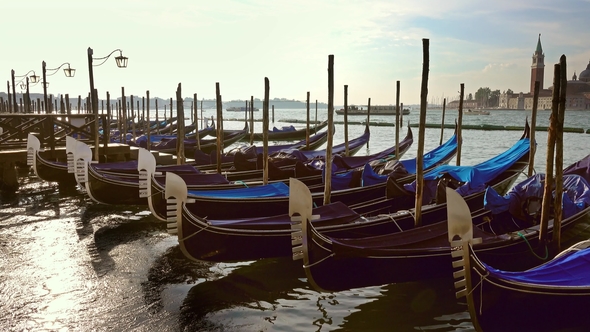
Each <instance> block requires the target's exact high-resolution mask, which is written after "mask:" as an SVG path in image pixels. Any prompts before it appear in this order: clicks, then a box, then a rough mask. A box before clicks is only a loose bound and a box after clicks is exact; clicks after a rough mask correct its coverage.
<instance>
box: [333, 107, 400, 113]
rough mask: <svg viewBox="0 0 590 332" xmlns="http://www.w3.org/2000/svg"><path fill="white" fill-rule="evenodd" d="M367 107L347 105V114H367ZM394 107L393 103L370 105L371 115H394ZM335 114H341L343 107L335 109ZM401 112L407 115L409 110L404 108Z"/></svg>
mask: <svg viewBox="0 0 590 332" xmlns="http://www.w3.org/2000/svg"><path fill="white" fill-rule="evenodd" d="M367 110H368V108H363V107H360V108H359V107H358V106H356V105H350V106H348V112H347V114H348V115H367ZM396 113H397V112H396V109H395V105H385V106H371V115H395V114H396ZM336 114H339V115H343V114H344V108H341V109H339V110H336ZM402 114H404V115H408V114H410V110H409V109H407V108H404V109H403V111H402Z"/></svg>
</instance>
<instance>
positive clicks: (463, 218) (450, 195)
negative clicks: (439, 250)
mask: <svg viewBox="0 0 590 332" xmlns="http://www.w3.org/2000/svg"><path fill="white" fill-rule="evenodd" d="M446 192H447V220H448V227H449V242H450V243H451V246H452V243H453V241H456V240H460V241H469V240H471V239H473V222H472V221H471V211H469V206H467V203H466V202H465V200H464V199H463V197H462V196H461V195H459V193H457V192H456V191H455V190H454V189H451V188H449V187H447V188H446Z"/></svg>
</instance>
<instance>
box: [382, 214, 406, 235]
mask: <svg viewBox="0 0 590 332" xmlns="http://www.w3.org/2000/svg"><path fill="white" fill-rule="evenodd" d="M386 216H387V217H388V218H389V219H391V221H393V223H394V224H395V225H396V226H397V229H399V231H400V232H403V231H404V230H403V229H402V228H401V227H400V225H399V224H398V223H397V221H395V219H394V218H393V216H392V215H390V214H388V215H386Z"/></svg>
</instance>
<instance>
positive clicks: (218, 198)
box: [189, 136, 457, 219]
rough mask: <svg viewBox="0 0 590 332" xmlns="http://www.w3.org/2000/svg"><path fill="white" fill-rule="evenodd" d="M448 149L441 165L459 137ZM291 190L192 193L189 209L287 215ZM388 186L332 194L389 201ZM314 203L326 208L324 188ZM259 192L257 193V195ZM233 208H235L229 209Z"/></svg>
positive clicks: (349, 200) (219, 214) (220, 214)
mask: <svg viewBox="0 0 590 332" xmlns="http://www.w3.org/2000/svg"><path fill="white" fill-rule="evenodd" d="M447 143H448V144H445V145H444V147H445V148H446V149H445V151H446V154H445V155H437V156H436V157H437V158H440V159H438V161H439V162H440V163H446V162H448V161H450V160H451V159H452V158H453V157H454V155H455V153H456V147H457V145H456V143H457V142H456V136H453V138H451V139H450V140H449V141H448V142H447ZM412 179H413V177H412V175H410V176H407V181H410V182H411V181H412ZM287 189H288V188H287V186H286V185H285V186H282V187H281V186H280V185H272V186H269V192H263V188H260V187H257V188H256V190H250V188H243V189H232V190H224V191H214V192H204V191H191V192H190V194H189V196H190V197H191V198H193V199H195V201H196V202H195V203H194V204H189V209H190V210H191V211H192V212H193V213H195V214H196V215H198V216H207V217H209V218H213V219H239V218H243V217H251V218H257V217H264V216H272V215H279V214H283V213H285V211H287V208H288V200H289V199H288V195H287V191H288V190H287ZM385 189H386V183H385V182H381V183H376V184H373V185H369V186H361V187H358V186H355V187H351V188H348V189H343V190H337V191H332V193H331V197H332V201H333V202H336V201H341V202H343V203H345V204H347V205H349V204H355V203H360V202H364V201H368V200H374V199H380V198H384V197H385ZM312 190H313V191H314V202H315V203H316V205H318V206H319V205H323V191H324V185H323V183H322V184H318V185H316V186H313V188H312ZM254 191H255V192H254ZM229 206H231V208H228V207H229Z"/></svg>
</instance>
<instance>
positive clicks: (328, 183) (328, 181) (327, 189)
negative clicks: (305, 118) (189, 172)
mask: <svg viewBox="0 0 590 332" xmlns="http://www.w3.org/2000/svg"><path fill="white" fill-rule="evenodd" d="M333 127H334V55H333V54H330V55H329V56H328V144H327V146H326V160H325V162H326V165H325V172H326V176H325V181H324V182H325V183H324V205H326V204H329V203H330V200H331V196H332V144H333V141H334V128H333Z"/></svg>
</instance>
